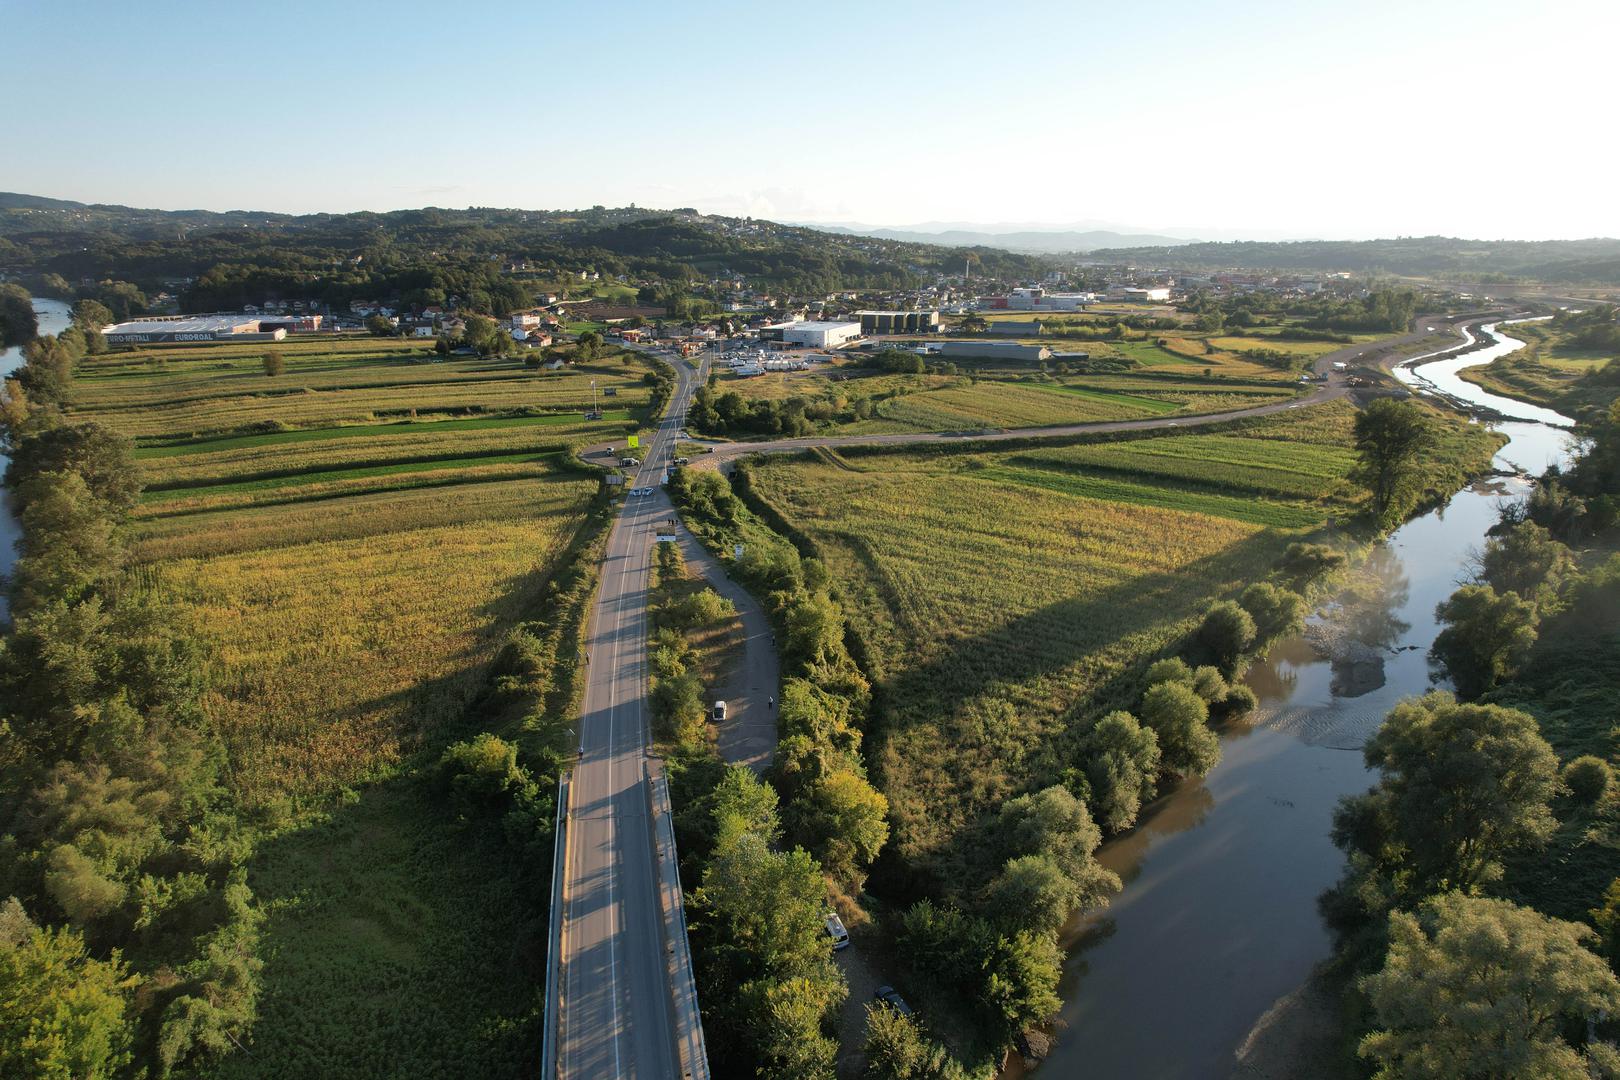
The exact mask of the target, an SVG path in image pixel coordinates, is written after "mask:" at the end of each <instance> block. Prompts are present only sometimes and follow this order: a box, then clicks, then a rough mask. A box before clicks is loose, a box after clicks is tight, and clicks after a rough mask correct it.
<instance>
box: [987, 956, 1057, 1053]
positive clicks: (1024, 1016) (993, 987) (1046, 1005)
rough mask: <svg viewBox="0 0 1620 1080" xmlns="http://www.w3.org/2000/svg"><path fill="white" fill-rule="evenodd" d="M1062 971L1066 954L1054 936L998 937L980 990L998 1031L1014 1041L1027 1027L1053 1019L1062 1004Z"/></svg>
mask: <svg viewBox="0 0 1620 1080" xmlns="http://www.w3.org/2000/svg"><path fill="white" fill-rule="evenodd" d="M1062 974H1063V954H1062V953H1061V952H1059V951H1058V946H1057V941H1056V940H1055V939H1054V938H1053V936H1052V935H1050V934H1036V933H1031V932H1029V931H1027V930H1022V931H1019V932H1018V933H1016V934H1012V935H1010V936H1004V937H1000V938H997V939H996V942H995V945H994V947H993V948H992V949H991V951H990V955H989V956H988V957H987V958H986V959H985V962H984V983H983V986H982V989H981V990H980V992H979V1000H980V1002H981V1003H982V1004H983V1005H984V1006H985V1007H986V1009H987V1010H988V1012H989V1013H990V1015H991V1017H992V1018H993V1020H994V1025H995V1030H996V1033H997V1034H998V1035H999V1036H1001V1037H1002V1038H1003V1039H1005V1040H1007V1041H1009V1042H1010V1041H1011V1040H1012V1039H1014V1038H1015V1037H1017V1035H1018V1034H1019V1033H1020V1032H1022V1031H1023V1030H1025V1029H1026V1028H1029V1027H1033V1026H1034V1025H1036V1024H1042V1023H1045V1022H1046V1021H1047V1020H1050V1019H1051V1018H1052V1017H1053V1016H1054V1015H1055V1014H1056V1013H1057V1011H1058V1008H1059V1007H1060V1006H1061V1005H1062V1002H1061V1001H1059V1000H1058V996H1057V988H1058V980H1059V979H1060V978H1061V977H1062Z"/></svg>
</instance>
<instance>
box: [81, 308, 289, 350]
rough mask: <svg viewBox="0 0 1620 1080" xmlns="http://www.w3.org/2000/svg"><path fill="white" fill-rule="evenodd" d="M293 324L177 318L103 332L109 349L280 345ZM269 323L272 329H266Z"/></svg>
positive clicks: (255, 318)
mask: <svg viewBox="0 0 1620 1080" xmlns="http://www.w3.org/2000/svg"><path fill="white" fill-rule="evenodd" d="M292 321H293V320H290V319H286V318H271V319H268V320H261V319H260V318H259V317H258V316H257V315H174V316H167V317H162V316H160V317H158V318H151V319H131V320H130V321H129V322H121V323H118V324H116V325H114V326H109V327H108V328H107V329H106V330H104V331H103V334H104V335H105V336H106V338H107V344H109V345H145V344H160V343H165V342H177V341H220V340H230V341H280V340H281V339H282V338H284V337H286V336H287V324H288V323H289V322H292ZM265 322H268V323H269V324H270V325H269V326H265V325H264V323H265Z"/></svg>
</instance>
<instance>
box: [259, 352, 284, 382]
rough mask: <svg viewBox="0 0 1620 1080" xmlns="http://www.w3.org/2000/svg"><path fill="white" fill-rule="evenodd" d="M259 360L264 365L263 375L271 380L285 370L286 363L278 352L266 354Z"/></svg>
mask: <svg viewBox="0 0 1620 1080" xmlns="http://www.w3.org/2000/svg"><path fill="white" fill-rule="evenodd" d="M259 359H260V360H261V361H262V362H263V364H264V373H265V374H266V375H268V376H269V377H270V378H272V379H273V378H275V377H276V376H277V375H280V374H281V373H282V372H283V371H286V370H287V361H286V360H285V359H283V358H282V355H281V354H280V353H278V352H267V353H265V354H264V355H263V356H262V357H260V358H259Z"/></svg>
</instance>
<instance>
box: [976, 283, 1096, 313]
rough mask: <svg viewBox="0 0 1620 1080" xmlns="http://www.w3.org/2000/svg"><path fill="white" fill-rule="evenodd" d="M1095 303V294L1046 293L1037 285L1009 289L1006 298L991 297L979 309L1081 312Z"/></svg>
mask: <svg viewBox="0 0 1620 1080" xmlns="http://www.w3.org/2000/svg"><path fill="white" fill-rule="evenodd" d="M1096 302H1097V294H1096V293H1088V292H1075V293H1059V292H1047V291H1046V290H1045V289H1043V288H1041V287H1040V286H1038V285H1034V286H1029V287H1027V288H1017V289H1011V290H1009V291H1008V292H1007V295H1006V296H992V297H989V298H988V299H987V300H986V301H982V302H981V304H980V306H981V307H988V308H991V309H993V310H998V311H1083V310H1084V309H1085V307H1086V305H1087V304H1094V303H1096Z"/></svg>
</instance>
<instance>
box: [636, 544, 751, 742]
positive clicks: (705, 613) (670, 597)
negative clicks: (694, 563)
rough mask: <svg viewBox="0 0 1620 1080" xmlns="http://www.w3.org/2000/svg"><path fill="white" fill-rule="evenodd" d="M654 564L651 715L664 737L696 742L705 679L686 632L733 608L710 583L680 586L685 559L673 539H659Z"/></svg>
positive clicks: (701, 627)
mask: <svg viewBox="0 0 1620 1080" xmlns="http://www.w3.org/2000/svg"><path fill="white" fill-rule="evenodd" d="M653 565H654V569H655V571H656V573H657V591H656V594H655V596H656V599H655V601H654V604H653V640H652V645H651V660H652V695H651V696H652V708H653V721H654V724H655V727H656V730H657V731H658V733H659V734H660V735H661V736H663V737H664V738H668V739H673V740H674V741H675V742H677V743H680V744H683V745H686V746H692V747H696V746H699V745H701V743H702V741H703V731H704V726H703V725H704V716H705V712H706V710H705V702H704V697H703V682H702V680H700V679H699V678H698V674H697V671H696V670H694V669H695V667H696V663H697V656H696V650H694V649H693V648H692V644H691V640H690V638H689V636H688V635H690V634H691V633H692V632H694V631H699V630H706V629H708V628H710V627H713V626H715V625H717V624H719V623H722V622H724V621H726V620H727V619H730V618H733V617H734V616H735V615H736V614H737V608H736V606H735V605H733V604H732V602H731V601H730V600H727V599H726V598H725V597H723V596H721V595H720V594H719V593H717V592H715V591H714V590H713V589H710V588H704V589H701V590H698V591H697V592H691V591H688V590H686V589H684V588H683V586H684V584H685V581H686V574H685V560H684V559H683V558H682V557H681V550H680V548H679V547H677V546H676V545H674V544H659V545H658V551H657V554H656V556H655V557H654V563H653Z"/></svg>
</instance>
